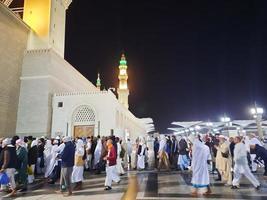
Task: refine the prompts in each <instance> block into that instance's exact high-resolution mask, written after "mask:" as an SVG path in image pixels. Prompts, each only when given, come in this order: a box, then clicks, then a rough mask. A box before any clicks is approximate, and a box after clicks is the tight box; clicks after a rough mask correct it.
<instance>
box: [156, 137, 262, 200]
mask: <svg viewBox="0 0 267 200" xmlns="http://www.w3.org/2000/svg"><path fill="white" fill-rule="evenodd" d="M154 153H155V157H154V158H155V160H156V162H155V163H156V166H157V168H158V170H160V169H161V168H162V167H163V166H164V167H165V169H167V170H171V169H178V170H182V171H184V170H189V169H190V170H191V171H192V186H193V192H192V195H193V196H196V195H198V194H199V193H202V194H204V195H209V194H210V193H211V189H210V173H212V174H217V175H218V178H217V179H216V181H222V182H223V183H224V184H225V186H229V187H231V188H232V189H238V188H240V180H241V177H242V175H244V176H245V177H246V178H247V179H248V180H249V181H250V182H251V183H252V185H253V186H254V187H255V189H257V190H259V189H260V186H261V184H260V182H259V181H258V179H257V178H256V177H255V176H254V173H255V172H257V168H258V167H262V168H263V167H264V174H263V176H267V150H266V149H265V148H264V146H263V143H262V142H261V141H260V139H258V138H257V137H256V135H255V134H250V135H249V136H236V137H230V138H228V137H226V136H224V135H219V134H217V135H214V136H213V135H212V134H201V135H190V136H188V137H180V136H178V137H175V136H163V135H161V136H160V141H158V139H157V138H155V141H154ZM203 190H204V192H203Z"/></svg>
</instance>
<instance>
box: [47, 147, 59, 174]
mask: <svg viewBox="0 0 267 200" xmlns="http://www.w3.org/2000/svg"><path fill="white" fill-rule="evenodd" d="M57 155H58V145H53V147H52V149H51V159H50V161H48V163H47V167H46V171H45V177H46V178H47V177H48V176H50V174H51V173H52V172H53V170H54V168H55V166H57V165H58V161H57Z"/></svg>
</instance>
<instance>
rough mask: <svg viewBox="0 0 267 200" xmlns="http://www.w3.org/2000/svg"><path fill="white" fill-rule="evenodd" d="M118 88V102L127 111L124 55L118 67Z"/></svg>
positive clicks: (127, 90)
mask: <svg viewBox="0 0 267 200" xmlns="http://www.w3.org/2000/svg"><path fill="white" fill-rule="evenodd" d="M119 70H120V71H119V77H118V78H119V88H118V90H117V92H118V99H119V102H120V103H121V104H122V105H124V106H125V107H126V108H127V109H128V108H129V104H128V96H129V89H128V85H127V80H128V75H127V61H126V58H125V55H124V54H122V56H121V60H120V65H119Z"/></svg>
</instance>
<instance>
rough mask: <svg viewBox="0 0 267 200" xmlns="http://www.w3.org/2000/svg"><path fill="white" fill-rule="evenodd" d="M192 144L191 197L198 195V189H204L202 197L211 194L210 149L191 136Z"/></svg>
mask: <svg viewBox="0 0 267 200" xmlns="http://www.w3.org/2000/svg"><path fill="white" fill-rule="evenodd" d="M189 140H190V141H191V142H192V144H193V147H192V164H191V169H192V173H193V175H192V180H191V183H192V185H193V191H192V196H197V195H198V190H199V189H205V192H204V193H203V194H204V195H208V194H211V190H210V186H209V185H210V178H209V170H208V161H209V160H211V155H210V149H209V147H208V146H207V145H205V144H204V143H203V142H201V141H200V139H199V137H194V136H191V137H190V138H189Z"/></svg>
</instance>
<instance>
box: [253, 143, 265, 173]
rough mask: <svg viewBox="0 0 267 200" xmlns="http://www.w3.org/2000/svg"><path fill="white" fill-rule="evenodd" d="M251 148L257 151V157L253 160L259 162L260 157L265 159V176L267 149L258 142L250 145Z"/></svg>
mask: <svg viewBox="0 0 267 200" xmlns="http://www.w3.org/2000/svg"><path fill="white" fill-rule="evenodd" d="M250 149H251V150H252V151H254V152H255V155H256V157H255V159H254V160H252V162H255V163H257V160H258V159H261V160H263V161H264V169H265V171H264V174H263V176H267V150H266V149H265V148H264V147H263V146H260V145H258V144H252V145H250Z"/></svg>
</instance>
